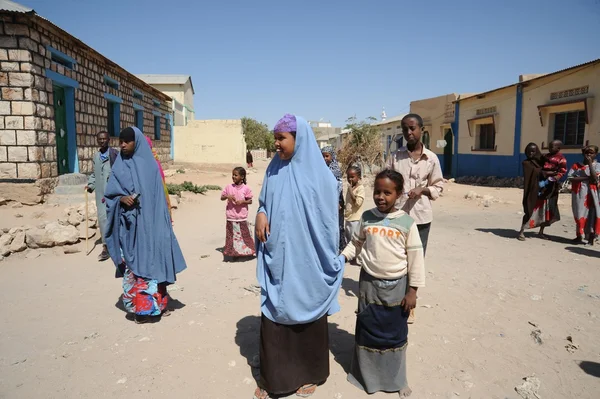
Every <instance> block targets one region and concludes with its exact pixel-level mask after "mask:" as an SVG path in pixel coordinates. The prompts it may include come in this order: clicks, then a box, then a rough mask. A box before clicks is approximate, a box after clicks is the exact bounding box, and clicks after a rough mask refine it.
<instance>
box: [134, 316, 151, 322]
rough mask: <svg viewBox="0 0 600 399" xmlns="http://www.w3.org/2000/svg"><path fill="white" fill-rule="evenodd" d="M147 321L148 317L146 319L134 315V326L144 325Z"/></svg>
mask: <svg viewBox="0 0 600 399" xmlns="http://www.w3.org/2000/svg"><path fill="white" fill-rule="evenodd" d="M149 321H150V317H148V316H138V315H135V324H146V323H148V322H149Z"/></svg>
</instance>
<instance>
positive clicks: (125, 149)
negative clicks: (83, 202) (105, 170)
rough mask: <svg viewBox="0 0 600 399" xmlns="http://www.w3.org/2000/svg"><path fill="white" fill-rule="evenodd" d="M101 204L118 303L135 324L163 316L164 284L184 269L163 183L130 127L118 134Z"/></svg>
mask: <svg viewBox="0 0 600 399" xmlns="http://www.w3.org/2000/svg"><path fill="white" fill-rule="evenodd" d="M119 142H120V146H121V153H120V154H119V156H118V157H117V159H116V161H115V164H114V165H113V168H112V172H111V176H110V178H109V180H108V184H107V186H106V190H105V191H104V199H105V203H106V213H107V220H108V222H107V231H106V245H107V247H108V252H109V253H110V256H111V258H112V260H113V262H114V263H115V265H116V266H117V276H123V291H124V293H123V304H124V305H125V309H126V310H127V312H128V313H130V314H134V315H135V320H136V322H138V323H143V322H146V321H149V320H150V319H149V317H153V316H161V315H162V314H163V313H164V312H166V311H167V301H168V295H167V285H169V284H173V283H174V282H175V280H176V274H177V273H179V272H181V271H183V270H184V269H185V268H186V263H185V259H184V258H183V254H182V252H181V249H180V247H179V243H178V242H177V238H175V233H174V232H173V228H172V226H171V218H170V215H169V209H168V207H167V201H166V199H165V191H164V188H163V181H162V178H161V175H160V170H159V168H158V164H157V163H156V160H155V158H154V156H153V154H152V150H151V149H150V145H149V144H148V142H147V141H146V138H145V137H144V135H143V134H142V132H141V131H140V130H139V129H138V128H136V127H128V128H126V129H124V130H123V131H122V132H121V134H120V136H119Z"/></svg>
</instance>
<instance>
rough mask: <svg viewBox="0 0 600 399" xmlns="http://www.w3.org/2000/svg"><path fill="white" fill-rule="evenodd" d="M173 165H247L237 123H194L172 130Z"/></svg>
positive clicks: (225, 121) (210, 121)
mask: <svg viewBox="0 0 600 399" xmlns="http://www.w3.org/2000/svg"><path fill="white" fill-rule="evenodd" d="M174 139H175V143H174V145H175V162H192V163H215V164H218V163H225V164H239V165H245V164H246V140H245V139H244V134H243V131H242V122H241V121H240V120H196V121H190V122H189V123H188V124H187V126H175V127H174Z"/></svg>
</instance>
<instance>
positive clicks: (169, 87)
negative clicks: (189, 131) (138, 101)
mask: <svg viewBox="0 0 600 399" xmlns="http://www.w3.org/2000/svg"><path fill="white" fill-rule="evenodd" d="M136 76H137V77H138V78H140V79H141V80H143V81H144V82H146V83H148V84H149V85H150V86H152V87H154V88H155V89H157V90H160V91H161V92H163V93H165V94H166V95H168V96H169V97H171V98H172V99H173V104H172V108H173V124H174V125H175V126H186V125H187V124H188V122H189V121H193V120H195V119H196V118H195V111H194V94H195V92H194V85H193V84H192V77H191V76H190V75H161V74H153V75H149V74H145V75H136Z"/></svg>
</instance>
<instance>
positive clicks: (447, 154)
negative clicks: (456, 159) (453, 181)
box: [444, 129, 454, 177]
mask: <svg viewBox="0 0 600 399" xmlns="http://www.w3.org/2000/svg"><path fill="white" fill-rule="evenodd" d="M444 140H445V141H446V146H445V147H444V176H445V177H450V176H452V152H453V148H454V136H453V135H452V129H445V130H444Z"/></svg>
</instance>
